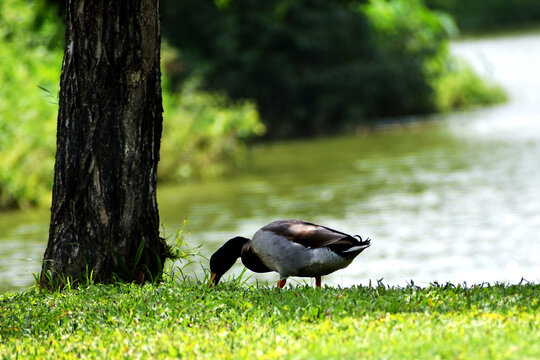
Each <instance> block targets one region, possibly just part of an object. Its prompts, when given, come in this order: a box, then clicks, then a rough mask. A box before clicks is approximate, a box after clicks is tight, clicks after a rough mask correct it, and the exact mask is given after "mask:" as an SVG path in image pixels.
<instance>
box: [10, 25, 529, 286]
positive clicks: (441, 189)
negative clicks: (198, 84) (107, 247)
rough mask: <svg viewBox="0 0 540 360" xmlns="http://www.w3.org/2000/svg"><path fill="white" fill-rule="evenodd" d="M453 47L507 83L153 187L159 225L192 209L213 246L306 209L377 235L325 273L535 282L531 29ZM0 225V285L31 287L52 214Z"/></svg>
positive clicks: (359, 279)
mask: <svg viewBox="0 0 540 360" xmlns="http://www.w3.org/2000/svg"><path fill="white" fill-rule="evenodd" d="M452 51H453V52H454V53H455V54H459V55H460V56H463V57H466V58H467V59H469V60H470V61H471V62H472V63H473V65H474V66H475V68H476V69H477V70H478V71H479V72H480V73H482V74H483V75H484V76H486V77H488V78H491V79H493V80H494V81H497V82H498V83H500V84H502V85H503V86H504V87H505V88H506V90H507V91H508V93H509V95H510V101H509V102H508V103H507V104H504V105H500V106H496V107H493V108H490V109H478V110H474V111H469V112H464V113H458V114H451V115H447V116H437V117H433V118H430V119H425V120H424V121H422V122H414V123H409V124H405V125H392V126H390V125H389V126H385V127H382V128H380V129H378V130H375V131H373V132H370V133H366V134H356V135H351V136H346V137H337V138H331V139H317V140H310V141H297V142H292V143H283V144H274V145H269V146H260V147H258V148H256V149H255V150H254V151H253V154H252V155H251V158H250V162H249V167H248V170H247V171H245V173H243V174H238V176H237V177H235V178H234V179H229V180H224V181H219V182H218V181H216V182H209V183H203V184H191V185H185V186H160V188H159V190H158V198H159V206H160V213H161V220H162V222H163V223H164V226H165V228H166V231H167V232H169V233H172V232H174V231H176V230H177V229H178V228H179V227H180V226H181V224H182V222H183V220H184V219H185V218H188V219H189V224H188V228H187V231H188V232H189V236H188V237H187V241H188V243H189V245H190V246H193V247H195V246H198V245H202V247H201V252H202V253H203V255H206V256H209V255H210V254H211V253H212V252H213V251H214V250H215V249H217V248H218V247H219V246H220V245H221V244H222V243H223V242H224V241H226V240H227V239H229V238H231V237H233V236H235V235H242V236H246V237H251V235H252V234H253V233H254V232H255V231H256V230H257V229H258V228H259V227H261V226H263V225H265V224H266V223H268V222H270V221H272V220H274V219H278V218H301V219H306V220H310V221H314V222H320V223H322V224H325V225H327V226H330V227H335V228H337V229H340V230H342V231H345V232H350V233H355V234H356V233H358V234H360V235H362V236H369V237H371V238H372V239H373V242H372V247H371V248H369V249H367V250H366V251H365V252H364V253H362V254H361V255H360V256H359V257H358V258H357V259H356V260H355V261H354V262H353V264H351V265H350V266H349V267H348V268H347V269H346V270H341V271H338V272H336V273H334V274H332V275H330V276H327V277H325V278H323V282H324V283H327V284H332V285H341V286H349V285H352V284H367V283H368V282H369V281H370V280H371V281H376V280H378V279H383V281H384V282H385V283H387V284H392V285H404V284H406V283H407V282H410V281H411V280H414V282H415V283H416V284H424V285H425V284H429V283H430V282H434V281H437V282H440V283H445V282H447V281H451V282H467V283H468V284H472V283H481V282H496V281H499V282H510V283H516V282H519V281H520V280H521V279H522V278H525V279H527V280H530V281H535V282H539V281H540V261H539V255H538V254H540V186H539V185H538V184H540V168H539V166H538V159H539V158H540V118H539V117H540V115H538V114H540V101H539V100H540V99H539V97H540V69H539V68H538V66H537V64H539V63H540V34H539V33H536V34H527V35H519V36H516V35H513V36H509V37H499V38H494V39H480V40H467V41H463V42H457V43H455V44H453V46H452ZM0 229H2V230H1V232H0V291H2V290H8V289H9V290H14V289H19V288H24V287H27V286H29V285H30V284H31V283H32V281H33V276H32V273H37V272H39V268H40V260H41V258H42V256H43V251H44V248H45V244H46V239H47V231H48V212H47V211H44V210H37V211H31V212H15V213H3V214H1V215H0ZM241 270H242V267H241V266H240V265H237V266H235V267H234V268H233V273H239V272H240V271H241ZM189 271H191V270H189ZM193 271H194V272H195V273H196V274H200V272H198V270H197V268H194V269H193ZM254 279H258V280H270V281H274V280H276V279H277V275H276V274H264V275H263V274H257V275H255V276H254V277H253V278H252V280H254ZM299 281H304V280H302V279H299ZM307 281H311V280H307ZM293 282H294V281H293Z"/></svg>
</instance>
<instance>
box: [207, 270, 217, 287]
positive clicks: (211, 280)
mask: <svg viewBox="0 0 540 360" xmlns="http://www.w3.org/2000/svg"><path fill="white" fill-rule="evenodd" d="M216 277H217V274H216V273H212V274H211V276H210V282H209V283H208V287H212V285H217V284H218V282H219V278H217V279H216Z"/></svg>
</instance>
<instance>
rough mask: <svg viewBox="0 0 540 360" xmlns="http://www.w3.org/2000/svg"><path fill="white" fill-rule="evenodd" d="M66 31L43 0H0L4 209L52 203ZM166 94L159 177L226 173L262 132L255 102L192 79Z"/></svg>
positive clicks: (0, 203) (0, 198)
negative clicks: (204, 86) (199, 86)
mask: <svg viewBox="0 0 540 360" xmlns="http://www.w3.org/2000/svg"><path fill="white" fill-rule="evenodd" d="M62 37H63V25H62V24H61V21H60V20H59V19H58V18H57V15H56V13H55V9H54V8H52V7H50V6H46V5H45V3H44V0H30V1H25V0H2V1H1V2H0V54H2V55H1V56H0V208H6V207H24V206H31V205H47V204H49V202H50V199H51V195H50V191H51V189H52V181H53V168H54V155H55V152H56V146H55V140H56V136H55V134H56V117H57V112H58V107H57V104H58V101H57V100H56V94H57V93H58V87H59V79H60V71H61V62H62V55H63V51H62V48H61V44H62V40H61V39H62ZM165 54H167V52H166V51H165ZM164 78H165V83H168V80H167V75H166V74H165V75H164ZM40 87H41V88H42V89H40ZM43 89H45V91H44V90H43ZM163 98H164V108H165V114H164V132H163V137H162V144H163V146H162V151H161V162H160V166H159V170H160V175H161V179H165V180H179V179H181V180H185V179H188V178H201V177H208V176H212V175H214V176H215V175H221V174H224V173H225V172H226V171H227V169H229V167H230V166H234V165H235V164H239V162H240V161H241V158H242V155H243V154H244V152H243V149H244V145H243V143H244V142H245V141H248V140H249V139H250V138H251V137H252V136H253V135H256V134H260V133H262V132H263V131H264V127H263V126H262V125H261V123H260V122H259V117H258V113H257V109H256V107H255V106H254V105H253V104H251V103H249V102H246V101H244V102H239V103H234V104H233V103H231V102H230V101H228V100H227V99H226V97H225V96H223V95H218V94H209V93H204V92H201V91H200V90H198V89H197V86H196V82H194V81H188V82H187V83H186V86H185V88H184V89H183V90H181V92H180V93H179V94H171V93H170V92H169V91H168V86H165V89H164V93H163ZM51 102H52V103H53V104H51Z"/></svg>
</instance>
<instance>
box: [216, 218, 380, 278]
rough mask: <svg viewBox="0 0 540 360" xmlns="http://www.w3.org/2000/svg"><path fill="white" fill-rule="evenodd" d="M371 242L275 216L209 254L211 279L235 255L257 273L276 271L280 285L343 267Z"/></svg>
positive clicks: (318, 226)
mask: <svg viewBox="0 0 540 360" xmlns="http://www.w3.org/2000/svg"><path fill="white" fill-rule="evenodd" d="M370 245H371V239H370V238H366V239H365V240H363V239H362V237H361V236H360V235H349V234H346V233H344V232H341V231H338V230H334V229H331V228H329V227H326V226H323V225H318V224H314V223H311V222H306V221H302V220H277V221H273V222H271V223H270V224H268V225H265V226H264V227H262V228H260V229H259V230H258V231H257V232H256V233H255V234H254V235H253V238H252V239H251V240H250V239H248V238H245V237H241V236H236V237H234V238H232V239H230V240H228V241H227V242H226V243H225V244H223V246H221V247H220V248H219V249H218V250H217V251H216V252H215V253H214V254H212V256H211V257H210V273H211V274H210V282H209V284H208V286H210V287H211V286H215V285H217V284H218V283H219V281H220V279H221V277H222V276H223V275H224V274H225V273H226V272H227V271H228V270H229V269H230V268H231V267H232V266H233V265H234V263H235V262H236V260H237V259H238V258H241V259H242V263H243V264H244V266H245V267H246V268H248V269H249V270H251V271H253V272H256V273H266V272H271V271H274V272H277V273H278V274H279V281H278V283H277V286H278V287H279V288H283V287H284V286H285V284H286V282H287V279H288V278H289V277H290V276H297V277H312V278H315V286H316V287H317V288H321V277H322V276H324V275H328V274H331V273H333V272H334V271H337V270H340V269H343V268H345V267H347V266H349V264H350V263H351V262H352V261H353V260H354V258H355V257H356V256H358V255H359V254H360V253H361V252H362V251H364V250H365V249H366V248H368V247H369V246H370Z"/></svg>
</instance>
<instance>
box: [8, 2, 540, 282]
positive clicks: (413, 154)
mask: <svg viewBox="0 0 540 360" xmlns="http://www.w3.org/2000/svg"><path fill="white" fill-rule="evenodd" d="M161 5H162V40H163V48H162V71H163V97H164V108H165V112H164V132H163V137H162V151H161V162H160V165H159V179H160V186H159V188H158V201H159V208H160V215H161V222H162V223H163V228H164V232H165V234H166V235H167V236H168V235H171V234H174V233H176V232H177V231H178V230H179V229H181V228H182V226H183V224H184V221H185V220H187V225H186V226H185V227H184V228H183V234H184V237H185V246H186V247H188V248H192V249H195V252H197V253H199V255H198V256H197V257H195V258H194V259H195V260H197V261H198V260H201V261H203V263H204V264H206V260H205V259H204V257H209V256H210V254H212V252H213V251H215V250H216V249H217V248H218V247H219V246H221V244H222V243H224V242H225V241H226V240H228V239H229V238H231V237H233V236H236V235H241V236H245V237H251V236H252V235H253V233H254V232H255V231H256V230H257V229H258V228H260V227H261V226H263V225H265V224H267V223H268V222H270V221H273V220H275V219H285V218H299V219H304V220H308V221H313V222H318V223H322V224H324V225H326V226H329V227H334V228H337V229H340V230H342V231H344V232H349V233H354V234H360V235H362V236H363V237H370V238H372V239H373V242H372V247H371V248H369V249H368V250H366V251H365V252H364V253H363V254H361V255H360V256H359V257H358V258H357V259H356V260H355V261H354V262H353V264H351V265H350V266H349V267H348V268H346V269H345V270H341V271H338V272H336V273H334V274H332V275H331V276H327V277H326V279H325V280H324V282H325V283H327V284H332V285H339V286H350V285H353V284H368V283H369V282H370V281H372V282H376V281H377V280H380V279H382V280H383V282H384V283H385V284H390V285H405V284H406V283H410V282H411V281H414V283H415V284H419V285H427V284H429V283H431V282H439V283H446V282H454V283H458V282H459V283H462V282H466V283H468V284H475V283H482V282H492V283H493V282H509V283H517V282H520V281H521V280H522V279H526V280H528V281H534V282H538V281H540V261H539V255H538V254H540V187H539V186H538V184H540V167H539V166H538V159H539V158H540V124H539V121H540V68H539V66H538V64H540V2H538V1H537V0H513V1H503V0H501V1H494V0H468V1H467V2H463V1H459V0H424V1H421V0H386V1H385V0H371V1H353V0H349V1H345V0H332V1H330V0H275V1H265V2H260V1H254V0H214V1H210V0H162V1H161ZM63 12H64V9H63V1H61V0H58V1H53V0H2V2H0V54H1V56H0V209H1V210H0V291H8V290H9V291H12V290H17V289H22V288H26V287H28V286H31V285H32V284H33V282H34V277H33V274H34V273H38V272H39V270H40V267H41V259H42V256H43V251H44V249H45V246H46V243H47V237H48V225H49V224H48V222H49V206H50V199H51V189H52V180H53V167H54V153H55V141H56V138H55V134H56V115H57V111H58V105H57V103H58V100H57V97H58V86H59V79H60V70H61V62H62V56H63V38H64V26H63ZM182 265H183V264H180V266H182ZM184 271H185V272H186V274H187V275H193V276H194V277H198V278H201V277H202V276H204V275H203V272H202V270H201V267H200V266H198V265H196V266H191V267H187V268H185V269H184ZM241 271H242V266H241V264H240V262H239V263H238V264H237V266H235V267H234V268H233V272H232V274H239V273H240V272H241ZM256 280H259V281H264V280H270V281H274V280H277V276H276V275H275V274H274V275H256V276H254V277H252V278H251V279H250V281H256ZM297 281H299V282H301V283H302V282H304V281H307V282H309V281H311V280H302V279H297Z"/></svg>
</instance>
